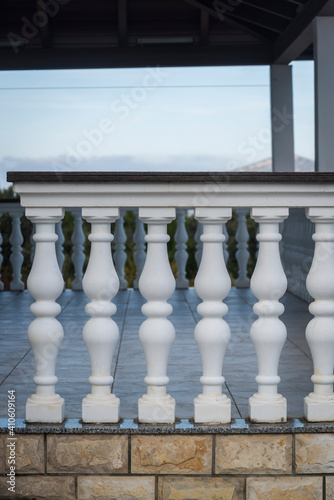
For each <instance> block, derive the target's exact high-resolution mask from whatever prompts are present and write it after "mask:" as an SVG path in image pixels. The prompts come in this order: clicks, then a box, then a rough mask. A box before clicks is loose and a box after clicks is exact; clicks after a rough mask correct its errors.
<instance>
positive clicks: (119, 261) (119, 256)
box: [114, 209, 128, 290]
mask: <svg viewBox="0 0 334 500" xmlns="http://www.w3.org/2000/svg"><path fill="white" fill-rule="evenodd" d="M125 213H126V210H125V209H121V210H120V216H119V219H118V220H117V222H116V228H115V240H114V245H115V247H114V248H115V252H114V262H115V266H116V271H117V275H118V278H119V288H120V290H126V289H127V288H128V283H127V281H126V279H125V273H124V266H125V263H126V258H127V257H126V252H125V243H126V234H125V231H124V215H125Z"/></svg>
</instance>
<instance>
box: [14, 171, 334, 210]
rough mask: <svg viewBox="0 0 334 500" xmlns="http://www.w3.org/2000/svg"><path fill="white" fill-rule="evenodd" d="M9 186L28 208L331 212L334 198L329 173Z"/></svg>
mask: <svg viewBox="0 0 334 500" xmlns="http://www.w3.org/2000/svg"><path fill="white" fill-rule="evenodd" d="M7 180H8V181H9V182H14V186H15V192H16V193H18V194H19V195H20V197H21V204H22V206H24V207H68V206H73V207H84V206H87V207H106V206H113V207H155V206H159V207H189V208H195V207H202V206H208V207H235V208H237V207H250V206H253V207H254V206H259V207H260V206H262V207H266V206H272V207H281V206H286V207H330V206H332V205H333V194H334V174H333V173H328V172H326V173H313V172H307V173H304V172H299V173H294V172H288V173H282V172H272V173H262V172H257V173H254V174H249V173H247V172H246V173H245V172H232V173H220V172H217V173H216V172H209V173H202V172H194V173H185V172H175V173H174V172H173V173H170V172H168V173H166V172H157V173H151V172H140V173H137V172H123V173H119V172H98V173H96V172H74V173H73V172H64V173H55V172H8V173H7ZM138 185H140V186H141V187H140V189H138V187H137V186H138ZM143 186H144V187H143Z"/></svg>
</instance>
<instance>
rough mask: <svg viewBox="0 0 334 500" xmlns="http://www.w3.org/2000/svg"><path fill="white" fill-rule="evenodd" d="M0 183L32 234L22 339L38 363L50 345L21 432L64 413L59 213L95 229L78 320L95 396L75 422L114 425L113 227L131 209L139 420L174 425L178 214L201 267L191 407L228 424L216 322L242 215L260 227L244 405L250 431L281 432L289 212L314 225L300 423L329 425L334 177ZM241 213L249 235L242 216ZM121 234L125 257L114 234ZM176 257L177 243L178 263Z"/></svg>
mask: <svg viewBox="0 0 334 500" xmlns="http://www.w3.org/2000/svg"><path fill="white" fill-rule="evenodd" d="M7 180H8V181H12V182H14V190H15V192H16V193H18V194H19V195H20V198H21V204H22V206H24V207H25V209H26V216H27V217H28V218H29V219H30V220H31V221H32V222H34V223H35V225H36V233H35V235H34V240H35V242H36V251H35V258H34V264H33V267H32V271H31V273H30V276H29V279H28V289H29V291H30V293H31V295H32V296H33V297H34V298H35V299H36V302H35V303H34V304H33V305H32V306H31V311H32V312H33V314H34V315H35V316H36V319H35V320H34V321H33V322H32V323H31V325H30V326H29V329H28V338H29V340H30V343H31V345H32V349H33V351H34V354H36V359H38V356H39V354H40V352H41V351H42V350H43V348H45V349H48V347H49V345H50V343H51V344H52V347H53V354H52V359H51V360H50V361H49V364H48V365H46V366H44V365H43V366H42V367H39V366H38V363H36V376H35V378H34V382H35V384H36V394H34V395H33V396H31V398H29V400H28V402H27V420H28V421H41V420H40V419H41V418H43V419H44V421H49V422H50V421H62V419H63V418H64V401H63V399H62V398H61V397H60V396H59V395H58V394H56V393H55V384H56V382H57V377H56V376H55V362H56V357H57V353H58V349H59V346H60V343H61V340H62V338H63V329H62V326H61V324H60V323H59V322H58V321H57V320H56V318H55V316H57V315H58V314H59V312H60V306H59V305H58V304H57V303H56V299H57V298H58V296H59V295H60V294H61V292H62V290H63V280H62V276H61V273H60V270H59V267H58V265H57V256H56V245H55V243H56V241H57V235H56V225H57V224H59V222H60V220H61V219H62V217H63V216H64V211H65V208H67V207H80V208H81V209H82V216H83V218H84V219H86V221H87V222H89V223H90V224H91V234H90V236H89V239H90V241H91V253H90V259H89V263H88V267H87V270H86V273H85V276H84V278H83V289H84V291H85V293H86V295H87V296H88V297H89V299H90V302H89V304H87V306H86V312H87V314H89V316H91V318H90V319H89V320H88V321H87V323H86V325H85V327H84V330H83V336H84V340H85V343H86V346H87V349H88V351H89V355H90V360H91V368H92V375H91V377H90V379H89V381H90V384H91V386H92V392H91V394H89V395H88V396H87V397H86V398H84V400H83V406H82V411H83V413H82V415H83V417H82V418H83V421H85V422H117V421H118V419H119V400H118V398H116V397H115V396H114V395H113V394H112V393H111V392H110V388H111V385H112V381H113V379H112V377H111V374H110V369H111V361H112V354H113V350H114V348H115V345H116V343H117V340H118V327H117V325H116V323H115V322H114V321H113V320H112V319H111V316H112V315H113V314H114V313H115V311H116V308H115V306H114V304H113V303H112V299H113V297H114V296H115V294H116V293H117V291H118V289H119V278H118V276H117V273H116V271H115V268H114V264H113V260H112V254H111V249H110V242H111V241H112V240H113V235H112V234H111V232H110V227H111V223H114V222H115V221H116V220H117V219H118V218H119V217H120V214H122V210H121V209H122V208H132V207H134V208H138V209H139V218H140V219H141V221H142V222H143V223H146V224H147V228H148V230H147V235H146V237H145V240H146V243H147V255H146V260H145V264H144V268H143V270H142V273H141V276H140V280H139V289H140V292H141V294H142V295H143V297H144V298H145V299H146V300H147V302H146V303H145V304H144V305H143V307H142V312H143V314H144V315H145V316H146V317H147V319H146V320H145V321H144V322H143V323H142V325H141V327H140V330H139V338H140V341H141V343H142V345H143V349H144V352H145V356H146V361H147V376H146V377H145V382H146V384H147V394H145V395H144V396H142V397H141V398H140V399H139V401H138V413H139V420H140V421H141V422H165V423H170V422H173V421H174V419H175V401H174V399H173V398H172V397H171V396H170V395H169V394H167V392H166V388H167V384H168V382H169V379H168V377H167V364H168V355H169V351H170V349H171V346H172V343H173V340H174V336H175V332H174V327H173V325H172V323H171V322H170V321H169V320H168V316H170V315H171V314H172V306H171V305H170V304H169V303H168V299H169V298H170V297H171V295H172V294H173V291H174V289H175V279H174V277H173V274H172V272H171V268H170V266H169V261H168V255H167V242H168V240H169V237H168V235H167V224H168V223H170V222H171V221H172V220H173V219H175V217H176V215H177V211H176V210H177V209H181V208H192V209H194V211H195V218H196V219H197V221H198V222H200V223H201V224H202V226H203V234H202V235H201V236H200V239H201V242H202V243H203V246H202V249H201V254H202V255H201V259H200V266H199V269H198V273H197V276H196V279H195V290H196V292H197V295H198V296H199V297H200V299H201V300H202V302H201V303H200V304H199V306H198V309H197V311H198V313H199V314H200V315H201V316H202V319H201V320H200V321H199V323H198V324H197V326H196V328H195V339H196V342H197V344H198V347H199V350H200V354H201V358H202V366H203V375H202V377H201V379H200V381H201V383H202V386H203V392H202V393H201V394H200V395H199V396H198V397H197V398H195V400H194V419H195V422H205V423H208V422H216V423H226V422H229V421H230V419H231V401H230V399H229V398H228V397H227V396H226V395H224V394H223V393H222V387H223V383H224V381H225V379H224V377H223V376H222V368H223V360H224V355H225V351H226V348H227V345H228V342H229V338H230V329H229V325H228V323H227V322H226V321H225V320H224V319H223V316H225V315H226V313H227V311H228V308H227V306H226V304H224V302H223V300H224V299H225V298H226V297H227V295H228V293H229V290H230V287H231V282H230V278H229V276H228V273H227V270H226V263H225V260H224V252H223V242H224V240H225V236H224V234H223V225H224V224H226V222H227V221H228V220H229V219H230V218H231V216H232V208H237V209H243V208H245V207H248V208H250V215H251V217H252V219H253V220H254V221H255V222H256V223H258V224H259V233H258V235H257V240H258V241H259V253H258V260H257V264H256V267H255V270H254V273H253V275H252V278H251V289H252V291H253V293H254V295H255V296H256V297H257V299H258V302H257V303H256V304H255V305H254V312H255V314H256V315H257V316H258V317H259V319H257V320H256V321H255V322H254V323H253V325H252V327H251V330H250V335H251V338H252V341H253V344H254V347H255V351H256V355H257V361H258V375H257V376H256V382H257V384H258V392H257V393H255V394H254V395H253V396H252V397H251V398H250V399H249V416H250V419H251V420H252V421H253V422H284V421H286V419H287V402H286V399H285V398H284V397H283V396H282V395H281V394H279V393H278V391H277V387H278V384H279V382H280V377H279V376H278V364H279V358H280V354H281V351H282V348H283V345H284V343H285V340H286V337H287V332H286V328H285V325H284V323H283V322H282V321H281V320H280V319H279V317H280V316H281V315H282V313H283V312H284V307H283V305H282V304H281V303H280V299H281V297H282V296H283V295H284V293H285V291H286V288H287V279H286V276H285V273H284V270H283V267H282V264H281V258H280V251H279V242H280V240H281V235H280V223H282V222H283V221H284V220H285V219H287V217H288V215H289V208H292V207H294V208H299V207H303V208H305V209H306V216H307V218H308V219H309V220H311V221H312V222H314V223H315V233H314V235H313V240H314V241H315V250H314V256H313V263H312V266H311V269H310V271H309V274H308V278H307V290H308V292H309V293H310V295H311V296H312V297H313V298H314V302H312V304H311V305H310V312H311V313H312V314H313V315H314V319H312V320H311V321H310V323H309V324H308V327H307V330H306V337H307V341H308V344H309V346H310V350H311V354H312V357H313V363H314V375H313V376H312V381H313V383H314V392H312V393H311V394H310V395H309V396H307V397H306V398H305V400H304V408H305V411H304V413H305V417H306V418H307V419H308V420H309V421H323V420H332V421H334V394H333V384H334V376H333V367H334V336H333V333H332V331H331V328H332V324H333V316H334V312H333V311H334V289H333V282H334V174H333V173H321V174H319V173H265V174H263V173H256V174H249V173H215V172H214V173H212V172H210V173H202V172H200V173H196V172H195V173H183V172H178V173H170V172H169V173H134V172H126V173H124V172H123V173H119V172H116V173H114V172H112V173H109V172H102V173H97V172H75V173H72V172H71V173H68V172H66V173H54V172H43V173H40V172H11V173H9V174H8V175H7ZM239 213H240V214H242V220H243V224H245V211H244V210H241V211H240V212H239ZM179 214H180V212H179ZM179 219H180V220H181V219H182V214H180V216H179ZM118 233H119V235H120V237H119V243H118V249H119V251H121V250H122V245H123V240H124V235H123V234H122V231H121V228H119V230H118ZM181 233H182V231H181ZM239 233H240V234H241V235H242V238H241V239H242V241H241V243H242V246H241V247H240V252H239V254H240V255H242V254H244V260H245V259H246V257H245V255H246V252H245V248H246V239H247V235H246V234H243V233H244V230H240V231H239ZM183 245H184V236H182V234H181V237H180V244H179V249H178V250H179V255H181V257H180V262H181V261H182V250H184V247H183ZM119 260H121V259H119ZM35 262H37V264H36V265H35ZM41 319H42V321H39V320H41ZM46 330H47V331H48V332H49V337H50V336H51V337H50V338H48V337H47V336H46V335H45V331H46ZM50 339H51V340H50ZM329 347H330V348H329ZM36 419H37V420H36ZM50 419H51V420H50ZM52 419H54V420H52Z"/></svg>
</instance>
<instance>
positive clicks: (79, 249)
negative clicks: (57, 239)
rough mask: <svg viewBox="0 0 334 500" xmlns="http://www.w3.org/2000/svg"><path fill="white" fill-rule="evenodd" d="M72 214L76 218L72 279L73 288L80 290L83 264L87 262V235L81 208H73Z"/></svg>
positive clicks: (73, 235) (73, 236)
mask: <svg viewBox="0 0 334 500" xmlns="http://www.w3.org/2000/svg"><path fill="white" fill-rule="evenodd" d="M71 214H72V215H73V218H74V227H73V234H72V239H71V241H72V243H73V253H72V262H73V266H74V280H73V281H72V290H76V291H80V290H82V277H83V266H84V263H85V254H84V243H85V235H84V232H83V229H82V215H81V209H80V208H72V209H71Z"/></svg>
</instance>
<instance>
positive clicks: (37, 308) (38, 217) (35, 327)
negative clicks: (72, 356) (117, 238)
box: [26, 208, 65, 423]
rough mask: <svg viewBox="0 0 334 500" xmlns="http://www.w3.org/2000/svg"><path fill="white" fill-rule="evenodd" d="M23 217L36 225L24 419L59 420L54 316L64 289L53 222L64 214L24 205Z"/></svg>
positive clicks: (58, 336) (59, 335)
mask: <svg viewBox="0 0 334 500" xmlns="http://www.w3.org/2000/svg"><path fill="white" fill-rule="evenodd" d="M26 216H27V217H28V219H30V220H31V221H32V222H33V223H34V224H35V225H36V233H35V235H34V241H35V243H36V251H35V257H34V262H33V265H32V268H31V271H30V274H29V277H28V282H27V285H28V290H29V292H30V294H31V295H32V297H33V298H34V299H35V302H34V303H33V304H32V305H31V306H30V310H31V312H32V314H34V316H36V318H35V319H34V320H33V321H32V322H31V323H30V325H29V327H28V340H29V343H30V345H31V348H32V351H33V354H34V359H35V366H36V375H35V377H34V383H35V384H36V393H35V394H33V395H32V396H31V397H30V398H29V399H28V400H27V405H26V421H27V422H58V423H59V422H62V421H63V420H64V417H65V405H64V400H63V398H61V397H60V396H59V395H58V394H56V392H55V385H56V383H57V381H58V379H57V377H56V375H55V369H56V360H57V356H58V351H59V347H60V345H61V342H62V340H63V337H64V332H63V328H62V326H61V324H60V323H59V321H58V320H57V319H56V316H57V315H58V314H59V313H60V311H61V307H60V305H59V304H57V302H56V299H57V298H58V297H59V295H60V294H61V292H62V291H63V285H64V282H63V278H62V275H61V272H60V270H59V267H58V262H57V257H56V249H55V242H56V241H57V235H56V233H55V225H56V224H57V223H58V222H59V221H60V219H62V218H63V216H64V210H63V209H61V208H27V209H26Z"/></svg>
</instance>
